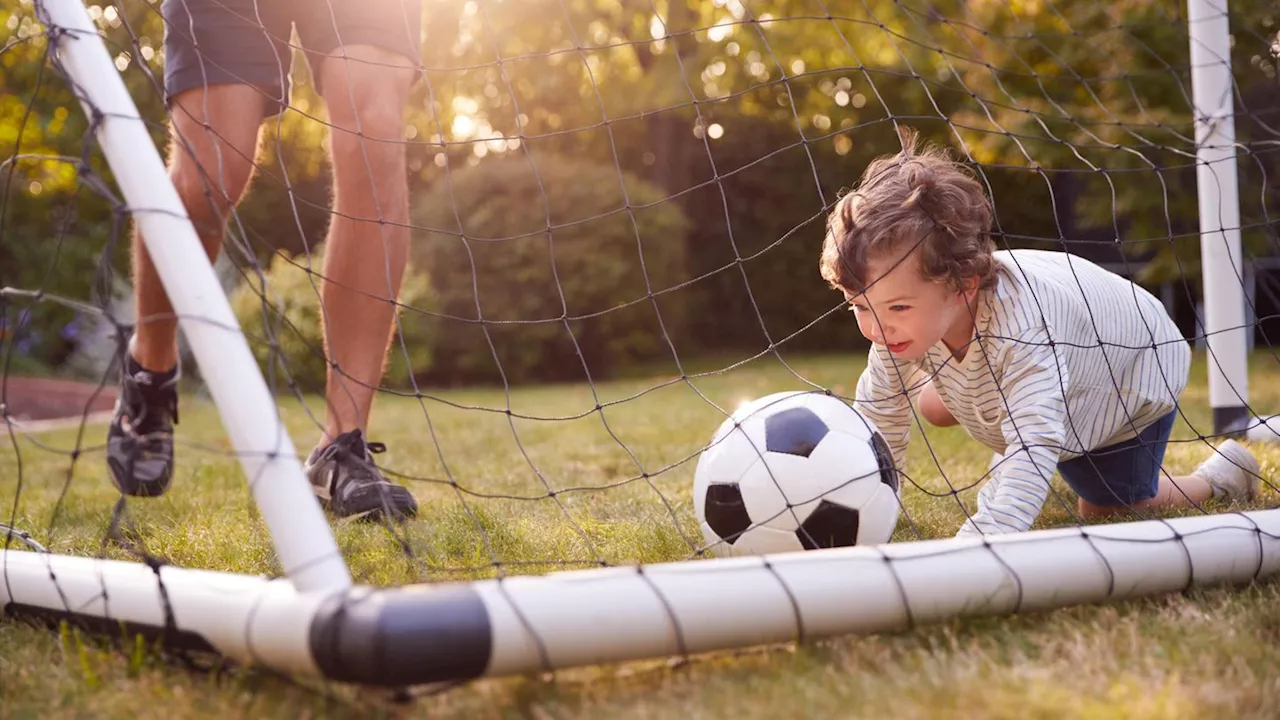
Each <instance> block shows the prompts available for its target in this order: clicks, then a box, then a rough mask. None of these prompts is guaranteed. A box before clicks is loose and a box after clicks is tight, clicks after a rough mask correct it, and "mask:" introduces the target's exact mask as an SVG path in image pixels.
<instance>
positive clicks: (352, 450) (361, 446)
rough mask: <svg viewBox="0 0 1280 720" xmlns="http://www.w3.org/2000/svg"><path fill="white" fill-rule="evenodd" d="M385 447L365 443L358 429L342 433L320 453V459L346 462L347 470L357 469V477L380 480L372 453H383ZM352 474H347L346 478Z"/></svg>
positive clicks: (374, 443)
mask: <svg viewBox="0 0 1280 720" xmlns="http://www.w3.org/2000/svg"><path fill="white" fill-rule="evenodd" d="M386 451H387V446H386V445H384V444H382V443H378V442H366V441H365V439H364V433H363V432H362V431H360V430H359V429H358V428H357V429H355V430H350V431H348V432H344V433H342V434H341V435H339V436H338V437H336V438H334V439H333V442H332V443H330V444H329V447H327V448H325V449H324V451H323V452H321V457H326V458H330V459H332V460H334V461H341V460H347V461H348V467H349V468H352V469H354V468H359V470H360V472H359V475H360V476H361V477H362V478H363V479H366V480H380V479H382V477H381V474H380V473H379V472H378V470H377V466H375V465H374V463H373V456H372V454H373V453H384V452H386ZM352 474H353V473H351V472H348V473H346V476H348V477H349V476H351V475H352Z"/></svg>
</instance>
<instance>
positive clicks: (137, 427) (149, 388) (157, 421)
mask: <svg viewBox="0 0 1280 720" xmlns="http://www.w3.org/2000/svg"><path fill="white" fill-rule="evenodd" d="M125 377H126V378H127V380H126V381H125V391H124V392H125V401H126V402H127V403H128V406H129V410H130V412H129V419H130V422H131V423H132V427H133V430H134V432H136V433H138V434H139V435H147V434H150V433H153V432H165V431H168V430H170V429H171V428H170V427H168V426H169V425H170V424H177V422H178V392H177V390H176V389H175V387H174V384H173V383H165V384H163V385H155V384H154V383H153V382H152V380H151V374H150V373H147V372H146V371H143V372H140V373H136V374H134V375H126V376H125ZM166 421H168V422H166Z"/></svg>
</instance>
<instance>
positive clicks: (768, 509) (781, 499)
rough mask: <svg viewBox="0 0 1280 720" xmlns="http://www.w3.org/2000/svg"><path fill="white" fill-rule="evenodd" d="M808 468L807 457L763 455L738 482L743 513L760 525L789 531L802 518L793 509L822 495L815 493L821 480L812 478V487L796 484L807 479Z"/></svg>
mask: <svg viewBox="0 0 1280 720" xmlns="http://www.w3.org/2000/svg"><path fill="white" fill-rule="evenodd" d="M811 468H812V459H811V458H806V457H801V456H799V455H788V454H786V453H765V456H764V459H763V460H762V461H761V462H758V463H756V464H755V465H752V466H751V469H749V470H748V471H747V473H746V474H745V475H743V476H742V480H740V481H739V483H740V484H741V485H742V499H743V500H744V501H745V502H746V505H747V513H748V514H750V515H751V518H752V519H753V520H755V522H756V523H758V524H760V525H768V526H769V527H773V528H777V529H779V530H784V531H786V532H793V531H794V530H795V529H796V528H797V527H799V525H800V521H801V520H802V519H804V518H803V517H797V515H796V512H795V509H794V508H795V507H796V506H797V505H799V504H800V503H802V502H810V501H813V500H814V499H815V498H817V497H819V496H821V494H822V493H821V492H816V491H815V488H817V487H820V483H821V478H813V480H814V481H815V483H814V484H811V483H809V482H799V481H800V480H801V479H802V478H803V479H806V480H807V479H809V478H810V477H811Z"/></svg>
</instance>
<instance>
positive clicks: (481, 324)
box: [0, 0, 1280, 390]
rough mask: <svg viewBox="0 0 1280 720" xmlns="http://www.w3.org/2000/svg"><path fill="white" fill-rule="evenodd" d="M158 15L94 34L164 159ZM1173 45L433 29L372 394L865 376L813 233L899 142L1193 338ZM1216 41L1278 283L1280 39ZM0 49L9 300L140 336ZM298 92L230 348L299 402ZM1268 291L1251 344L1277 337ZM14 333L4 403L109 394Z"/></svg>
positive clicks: (814, 17) (89, 346)
mask: <svg viewBox="0 0 1280 720" xmlns="http://www.w3.org/2000/svg"><path fill="white" fill-rule="evenodd" d="M159 9H160V5H159V3H158V2H148V1H144V0H128V1H124V2H118V3H100V4H97V5H91V7H90V11H91V16H92V17H93V18H94V19H95V21H96V22H97V24H98V27H99V28H100V30H101V32H102V34H103V36H104V38H106V40H107V41H108V45H109V49H110V51H111V52H112V54H113V55H114V56H115V58H116V64H117V67H118V68H119V69H120V70H121V71H122V73H123V76H124V78H125V80H126V82H127V84H128V86H129V88H130V90H131V92H132V94H133V97H134V98H135V100H136V102H137V103H138V106H139V108H140V110H141V112H142V114H143V117H145V118H146V119H147V120H148V121H149V122H151V123H152V130H153V137H154V140H155V142H156V144H157V146H158V147H163V146H164V144H165V127H166V120H165V111H164V107H163V102H162V100H163V98H162V94H161V92H160V91H159V82H160V78H161V77H162V67H163V62H164V58H163V52H162V45H163V23H162V20H161V16H160V12H159ZM1185 12H1186V11H1185V6H1184V3H1182V2H1180V1H1176V2H1175V1H1171V0H1115V1H1109V2H1073V3H1059V4H1054V3H1047V2H1043V1H1042V0H1001V1H999V2H994V1H993V2H988V1H986V0H936V1H933V2H918V1H916V0H907V1H905V2H897V1H893V0H865V2H864V1H863V0H858V1H857V2H852V1H846V0H831V1H830V2H825V3H824V2H818V1H817V0H806V1H802V0H751V1H750V2H746V1H745V0H743V1H742V2H740V1H739V0H712V1H710V2H701V1H695V0H653V1H652V2H650V1H649V0H645V1H644V2H640V1H638V0H622V1H618V0H518V1H517V0H506V1H497V0H483V1H481V0H427V2H425V3H424V28H423V30H424V34H423V37H424V42H423V45H422V57H421V63H422V64H421V70H420V76H421V81H420V82H419V83H418V84H417V86H416V88H415V90H414V95H413V98H412V101H411V103H410V112H409V116H408V128H407V132H406V135H405V144H406V150H407V153H408V158H409V168H410V183H411V186H410V187H411V202H412V204H413V222H414V224H415V228H416V229H415V232H414V249H413V268H414V271H413V272H414V273H415V275H414V277H413V278H412V279H411V281H410V283H409V284H408V285H407V289H406V293H405V295H404V296H402V298H401V302H402V305H403V306H404V310H403V312H402V314H401V328H402V332H403V334H404V343H403V344H400V343H397V346H396V348H395V349H394V350H393V352H392V356H393V357H392V363H393V372H392V373H390V374H389V376H388V379H387V384H388V385H389V386H394V387H407V386H410V385H411V384H412V383H413V382H421V383H430V384H437V385H457V384H473V383H492V382H502V381H507V382H525V381H539V380H542V381H545V380H584V379H587V378H588V376H589V377H590V378H591V379H600V378H603V377H608V376H616V375H619V374H626V373H627V372H630V371H634V369H635V368H638V367H643V368H645V371H646V372H647V371H653V370H654V369H655V368H658V369H661V370H662V371H663V372H675V371H677V369H678V364H681V363H684V362H686V361H688V360H691V359H694V358H697V357H699V356H700V355H707V354H716V355H718V356H721V355H724V354H730V355H736V356H737V357H748V356H751V355H754V354H756V353H760V352H763V351H765V350H767V349H769V348H770V347H784V348H787V349H795V350H803V351H806V352H810V351H824V350H835V349H839V350H848V349H849V348H851V347H857V346H858V344H859V343H860V342H861V339H860V338H859V337H858V336H857V333H856V331H855V330H854V328H853V325H852V323H850V322H847V318H845V317H844V316H841V315H839V314H838V313H835V312H832V311H833V310H834V309H835V308H836V307H837V305H838V304H839V300H840V298H839V296H838V295H837V294H836V293H833V292H832V291H831V290H829V289H828V288H826V287H825V286H824V285H823V283H822V281H821V280H820V278H819V277H818V274H817V256H818V250H819V247H820V244H821V240H822V233H823V218H824V215H825V211H826V210H827V208H829V206H830V204H831V203H832V202H834V200H835V199H836V198H837V197H838V196H839V193H840V192H841V190H842V189H843V188H848V187H849V186H851V185H852V184H853V183H854V182H855V181H856V179H857V177H858V175H859V174H860V172H861V170H862V168H863V167H864V166H865V164H866V163H867V162H868V161H869V160H870V159H871V158H873V157H875V156H877V155H881V154H884V153H892V152H896V151H897V150H898V148H899V144H898V140H897V136H896V134H895V126H896V125H910V126H912V127H915V128H917V129H919V130H920V131H921V132H922V133H923V134H924V135H925V137H927V138H929V139H932V140H935V141H937V142H940V143H944V144H947V145H949V146H951V147H953V148H955V149H956V150H957V156H958V157H959V158H960V159H962V160H964V161H966V162H969V163H971V164H972V165H973V166H974V167H975V169H976V170H978V171H979V172H980V173H981V175H982V177H983V179H984V182H985V183H986V184H987V186H988V187H989V189H990V192H991V196H992V198H993V201H994V205H995V209H996V216H997V225H998V227H997V231H998V239H999V242H1000V244H1001V245H1003V246H1006V247H1047V248H1054V249H1069V250H1072V251H1073V252H1078V253H1080V254H1083V255H1086V256H1089V257H1091V258H1094V259H1097V260H1099V261H1101V262H1106V263H1108V264H1109V266H1112V267H1117V268H1121V269H1123V270H1125V271H1128V272H1132V273H1133V274H1134V275H1135V276H1136V277H1137V278H1138V279H1139V280H1140V281H1141V282H1143V283H1144V284H1146V285H1148V286H1149V287H1151V288H1152V289H1153V290H1156V291H1159V292H1162V293H1163V296H1164V297H1165V299H1166V302H1168V303H1169V307H1170V309H1171V311H1172V312H1174V314H1175V315H1176V316H1177V317H1178V318H1179V322H1180V323H1181V324H1182V325H1183V327H1184V328H1185V329H1186V331H1187V333H1188V335H1189V336H1190V335H1194V334H1195V324H1194V317H1193V315H1192V313H1194V308H1195V304H1196V303H1197V302H1198V299H1199V297H1198V293H1199V290H1198V264H1199V261H1198V256H1199V241H1198V236H1197V233H1196V228H1197V220H1196V205H1195V202H1194V201H1192V200H1191V198H1193V197H1194V196H1195V168H1194V160H1195V158H1194V152H1195V146H1194V131H1193V123H1192V112H1191V109H1190V92H1191V90H1190V70H1189V62H1190V61H1189V38H1188V34H1187V22H1186V18H1185ZM1231 12H1232V15H1231V27H1232V31H1233V36H1234V40H1233V56H1232V58H1231V61H1232V66H1233V70H1234V76H1235V82H1236V85H1235V88H1234V96H1235V97H1234V100H1235V110H1236V113H1237V115H1236V131H1237V137H1238V140H1239V142H1240V144H1241V158H1240V162H1239V170H1240V179H1241V193H1240V194H1241V206H1242V208H1241V209H1242V215H1243V218H1244V220H1243V225H1244V237H1245V243H1246V247H1247V248H1248V251H1249V253H1250V255H1251V256H1253V257H1258V258H1265V257H1267V256H1270V255H1275V254H1277V253H1276V247H1277V245H1276V243H1275V238H1274V223H1275V220H1274V219H1273V218H1271V217H1270V216H1269V215H1268V214H1267V211H1266V208H1268V207H1274V206H1275V201H1276V193H1277V188H1278V187H1280V186H1278V185H1277V183H1276V182H1275V181H1274V178H1275V177H1276V175H1277V171H1280V167H1277V158H1278V157H1280V156H1278V155H1277V154H1276V152H1275V151H1274V150H1273V149H1272V147H1273V145H1274V144H1275V143H1276V141H1277V139H1278V138H1277V127H1280V125H1277V120H1280V117H1278V113H1277V111H1278V110H1280V92H1277V90H1278V89H1280V88H1277V74H1276V55H1275V53H1276V41H1275V38H1276V31H1277V28H1278V27H1280V13H1277V11H1276V9H1275V7H1274V6H1272V5H1271V4H1269V3H1262V2H1233V3H1232V8H1231ZM0 33H3V37H4V40H3V51H2V52H0V147H2V148H4V150H3V157H4V158H5V159H6V160H5V165H4V167H3V168H2V172H0V201H2V202H3V206H2V210H0V287H12V288H22V289H27V290H40V291H43V292H44V293H47V294H54V295H60V296H65V297H71V298H77V299H81V300H88V301H90V302H93V303H94V304H96V305H100V306H101V305H104V304H108V305H109V306H110V308H111V312H112V313H113V314H115V315H116V316H117V317H119V318H120V319H121V322H126V323H127V322H129V313H130V311H129V309H128V303H127V297H128V285H127V282H128V272H127V268H128V264H127V254H126V252H125V250H126V249H127V237H128V232H129V231H130V224H129V220H128V214H127V212H124V211H123V210H124V209H123V207H122V205H121V204H120V203H119V201H118V200H116V199H115V196H114V192H113V190H112V187H113V186H112V185H111V172H110V169H109V168H107V167H106V166H105V164H104V163H103V161H102V159H101V156H100V155H99V154H98V153H97V152H96V149H95V148H94V147H93V146H92V145H91V144H87V143H86V141H85V136H86V131H87V127H88V125H87V121H86V119H85V116H84V114H83V113H82V112H81V110H80V108H79V107H78V106H77V103H76V101H75V99H74V96H73V94H72V91H71V89H70V88H69V87H68V86H67V84H66V83H65V82H64V80H63V78H62V77H61V76H60V75H59V74H58V73H57V72H56V71H55V70H54V69H53V67H52V65H51V63H50V61H49V58H48V57H47V52H48V43H47V39H46V37H45V36H44V34H43V33H44V30H43V28H42V26H40V25H39V23H38V21H37V18H36V16H35V7H34V6H33V4H32V3H31V2H30V0H11V1H10V2H7V3H5V4H4V6H3V7H0ZM293 78H294V83H295V86H294V90H293V96H292V101H291V106H290V107H289V109H288V110H287V111H286V112H285V113H284V114H283V115H281V116H280V118H279V120H278V122H276V121H271V122H268V123H266V124H264V127H263V138H262V140H263V142H262V151H261V154H260V157H259V163H260V168H259V172H258V176H257V178H256V180H255V181H254V185H253V187H252V189H251V192H250V194H249V196H248V198H247V199H246V201H245V202H244V203H243V204H242V205H241V207H240V209H239V213H238V218H237V220H236V222H234V223H233V227H232V230H231V240H230V241H229V246H234V248H235V249H230V250H229V251H228V252H227V253H226V255H227V258H225V259H224V263H223V264H222V266H221V270H222V275H223V277H224V280H225V282H226V286H227V289H228V291H229V292H230V293H231V294H232V296H233V298H235V305H236V308H237V312H238V313H239V315H240V317H241V319H242V320H243V321H244V322H245V324H246V328H247V329H248V331H249V333H250V334H251V335H253V336H254V337H255V338H256V339H258V340H261V338H262V337H263V335H265V334H266V332H267V330H268V329H272V330H273V331H274V334H275V335H276V336H277V338H278V344H279V345H280V347H281V350H280V351H279V352H280V353H283V355H278V356H277V357H278V359H279V360H282V361H283V362H282V363H281V364H280V366H281V367H284V368H288V369H289V371H290V372H291V374H293V375H296V377H295V378H294V379H295V380H296V381H297V382H298V383H299V384H300V385H301V386H302V388H303V389H304V390H319V389H320V388H321V385H322V382H321V380H322V377H323V368H324V361H323V350H322V344H321V342H320V334H319V333H320V330H319V324H318V320H317V312H316V307H315V303H316V301H317V300H316V298H317V295H316V288H317V287H318V278H316V277H315V276H308V275H307V272H308V270H307V268H309V267H314V268H317V269H318V268H319V267H320V264H319V262H318V258H317V257H315V256H314V255H313V256H312V257H310V258H308V256H307V248H312V249H313V250H315V249H316V246H317V244H318V243H319V242H320V241H321V240H322V239H323V237H324V233H325V229H326V227H327V223H328V218H329V214H328V198H329V193H330V188H329V186H328V182H329V180H328V169H327V167H326V154H325V147H324V138H325V132H326V130H325V127H326V126H325V123H324V119H325V110H324V107H323V103H321V102H320V100H319V98H318V96H317V95H316V94H315V92H314V90H313V88H312V87H311V84H310V83H309V81H308V80H307V73H306V72H305V67H304V66H303V65H302V64H296V65H295V68H294V73H293ZM81 161H83V162H84V163H85V164H86V166H87V167H88V168H91V170H92V172H84V171H81V170H80V167H81V166H80V165H79V163H80V162H81ZM286 178H287V183H286V181H285V179H286ZM94 179H101V180H103V181H104V182H102V183H95V182H86V180H94ZM290 193H292V197H290ZM104 195H105V197H104ZM553 258H554V264H553ZM308 260H309V262H308ZM1258 267H1259V268H1260V270H1259V273H1258V275H1257V277H1256V278H1255V279H1254V280H1251V281H1250V282H1256V283H1257V288H1260V289H1259V290H1257V296H1258V298H1259V300H1258V303H1259V304H1258V307H1259V308H1260V309H1262V308H1264V307H1265V308H1272V309H1271V310H1269V311H1260V312H1259V313H1258V315H1259V316H1260V319H1261V321H1260V322H1259V323H1258V326H1257V327H1258V329H1259V330H1258V331H1259V333H1260V334H1261V335H1265V331H1266V325H1267V323H1266V322H1265V321H1266V320H1267V317H1268V316H1269V315H1270V314H1273V313H1274V312H1276V311H1278V310H1280V306H1277V305H1275V303H1274V300H1267V299H1266V298H1267V297H1269V295H1268V293H1269V292H1270V289H1271V285H1272V284H1273V281H1272V280H1270V279H1269V278H1270V277H1271V276H1270V275H1269V274H1268V273H1266V272H1263V270H1265V268H1266V267H1267V266H1264V265H1259V266H1258ZM264 279H265V280H266V282H265V284H264V282H263V281H264ZM313 280H315V281H313ZM1252 287H1253V286H1251V288H1252ZM1268 302H1270V303H1271V304H1270V305H1267V304H1266V303H1268ZM0 303H3V305H2V307H0V309H2V310H3V313H2V314H0V315H2V317H0V333H3V339H4V343H5V345H4V347H5V356H6V357H7V358H8V360H7V361H8V362H9V363H10V366H11V370H12V368H13V367H16V368H17V369H18V370H19V371H23V370H25V371H29V372H41V373H58V374H68V375H75V374H98V373H100V372H101V362H100V361H101V355H102V353H103V352H104V351H103V350H102V348H104V347H110V346H111V341H110V338H109V335H110V334H111V331H112V330H113V327H112V326H111V325H110V324H105V325H104V324H103V323H101V322H97V321H96V319H95V318H94V317H93V316H85V315H78V314H77V313H76V312H75V311H74V310H72V309H69V308H67V307H66V306H64V305H61V304H57V303H53V302H47V301H44V302H36V301H30V300H28V299H24V298H19V297H10V298H8V299H5V300H0ZM258 345H259V349H260V350H261V352H260V357H261V358H262V360H263V362H264V364H265V363H269V362H271V359H272V353H271V352H267V351H266V345H265V343H261V342H259V343H258ZM94 353H97V356H96V357H97V360H98V362H96V363H95V361H94V358H95V356H94ZM397 363H398V364H399V365H398V366H397V365H396V364H397Z"/></svg>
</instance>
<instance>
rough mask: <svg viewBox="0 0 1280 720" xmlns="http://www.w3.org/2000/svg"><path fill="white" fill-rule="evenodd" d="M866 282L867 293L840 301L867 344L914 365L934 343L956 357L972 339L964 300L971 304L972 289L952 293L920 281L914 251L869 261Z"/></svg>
mask: <svg viewBox="0 0 1280 720" xmlns="http://www.w3.org/2000/svg"><path fill="white" fill-rule="evenodd" d="M867 277H868V279H869V280H870V284H871V287H870V288H868V290H867V292H866V293H865V294H862V295H854V294H852V293H850V292H849V291H847V290H846V291H845V299H847V300H848V301H849V304H850V305H851V306H852V309H853V312H854V314H855V315H856V316H857V318H858V330H860V331H861V332H862V334H863V335H864V336H865V337H866V338H867V339H868V340H870V341H871V342H873V343H876V344H877V345H884V346H886V347H888V349H889V352H891V353H893V355H894V357H897V358H901V359H903V360H919V359H920V358H922V357H924V355H925V353H927V352H928V350H929V348H931V347H933V346H934V345H935V344H937V343H938V342H939V341H942V342H944V343H946V345H947V347H948V349H950V350H951V352H952V353H953V354H954V355H956V356H957V357H963V356H964V353H965V350H966V349H967V346H968V343H969V341H970V340H971V339H972V337H973V314H972V312H971V311H970V310H969V307H968V305H967V304H966V300H967V299H968V300H972V298H973V296H974V295H975V294H976V290H972V289H966V291H965V292H957V291H956V290H955V289H954V288H953V287H951V286H950V285H949V284H948V283H943V282H936V281H932V280H929V279H927V278H925V277H924V275H923V274H922V273H921V269H920V257H919V252H918V251H917V250H915V249H914V248H910V249H908V250H907V251H905V252H901V251H893V252H890V253H885V254H884V255H883V256H881V257H872V258H870V259H869V260H868V262H867ZM974 287H976V283H974Z"/></svg>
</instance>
